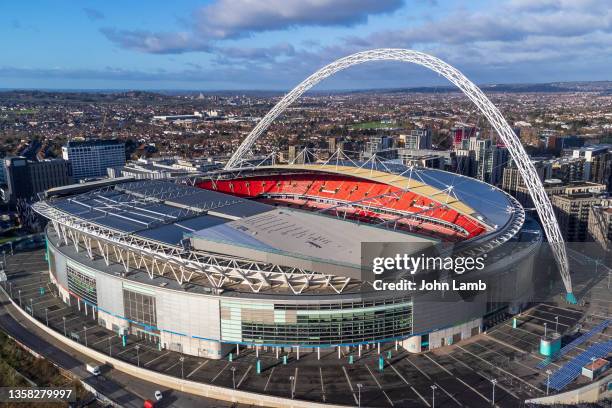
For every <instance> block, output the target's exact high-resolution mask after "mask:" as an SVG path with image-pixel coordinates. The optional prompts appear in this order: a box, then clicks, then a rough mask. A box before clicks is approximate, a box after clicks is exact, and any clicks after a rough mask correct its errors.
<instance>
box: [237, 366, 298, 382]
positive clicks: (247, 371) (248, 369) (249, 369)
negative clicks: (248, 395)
mask: <svg viewBox="0 0 612 408" xmlns="http://www.w3.org/2000/svg"><path fill="white" fill-rule="evenodd" d="M251 368H253V366H252V365H250V366H249V368H247V370H246V371H245V372H244V375H243V376H242V378H240V381H238V384H236V388H240V384H242V382H243V381H244V379H245V378H246V376H247V375H248V374H249V371H251ZM296 370H297V368H296Z"/></svg>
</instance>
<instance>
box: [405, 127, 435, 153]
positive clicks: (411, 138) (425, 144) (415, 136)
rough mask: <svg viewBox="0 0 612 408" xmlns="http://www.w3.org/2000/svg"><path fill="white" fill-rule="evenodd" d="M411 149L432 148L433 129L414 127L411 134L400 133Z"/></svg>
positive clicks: (406, 146)
mask: <svg viewBox="0 0 612 408" xmlns="http://www.w3.org/2000/svg"><path fill="white" fill-rule="evenodd" d="M400 138H403V139H404V147H405V148H406V149H409V150H424V149H431V129H414V130H412V131H411V132H410V134H409V135H400Z"/></svg>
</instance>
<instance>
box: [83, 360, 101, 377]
mask: <svg viewBox="0 0 612 408" xmlns="http://www.w3.org/2000/svg"><path fill="white" fill-rule="evenodd" d="M85 369H86V370H87V372H89V373H90V374H93V375H95V376H96V377H97V376H99V375H100V373H101V371H100V366H99V365H98V364H97V363H87V364H85Z"/></svg>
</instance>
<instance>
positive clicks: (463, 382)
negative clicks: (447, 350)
mask: <svg viewBox="0 0 612 408" xmlns="http://www.w3.org/2000/svg"><path fill="white" fill-rule="evenodd" d="M447 355H448V356H449V357H450V358H452V359H453V360H455V361H457V362H458V363H460V364H463V365H465V364H464V363H463V362H462V361H459V360H457V359H456V358H455V357H453V356H451V355H450V354H447ZM432 361H433V362H434V363H435V364H437V365H438V366H439V367H440V368H443V367H442V365H440V364H438V362H437V361H434V360H432ZM466 367H467V368H469V369H470V370H471V368H470V367H469V366H467V365H466ZM443 369H444V370H446V369H445V368H443ZM446 371H448V370H446ZM472 371H473V370H472ZM454 377H455V378H456V379H457V381H459V382H460V383H461V384H463V385H465V386H466V387H468V388H469V389H470V390H472V391H474V392H475V393H476V394H478V395H480V396H481V397H482V399H484V400H485V401H487V402H491V400H490V399H488V398H487V397H485V396H484V395H482V394H481V393H480V392H479V391H478V390H477V389H476V388H474V387H472V386H471V385H470V384H468V383H466V382H465V381H463V380H462V379H461V378H459V377H457V376H454Z"/></svg>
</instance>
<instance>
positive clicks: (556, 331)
mask: <svg viewBox="0 0 612 408" xmlns="http://www.w3.org/2000/svg"><path fill="white" fill-rule="evenodd" d="M555 333H557V334H559V316H555Z"/></svg>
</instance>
